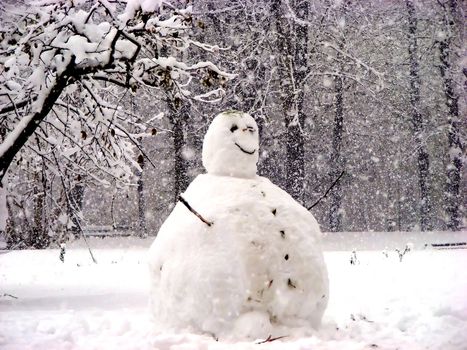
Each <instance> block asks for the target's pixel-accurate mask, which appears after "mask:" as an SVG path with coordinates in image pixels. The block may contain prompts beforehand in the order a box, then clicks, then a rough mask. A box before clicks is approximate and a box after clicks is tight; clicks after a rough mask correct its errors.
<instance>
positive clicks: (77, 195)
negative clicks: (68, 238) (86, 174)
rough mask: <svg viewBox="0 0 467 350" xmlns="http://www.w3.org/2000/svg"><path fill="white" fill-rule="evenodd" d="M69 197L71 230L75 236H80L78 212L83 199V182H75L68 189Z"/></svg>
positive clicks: (81, 206)
mask: <svg viewBox="0 0 467 350" xmlns="http://www.w3.org/2000/svg"><path fill="white" fill-rule="evenodd" d="M78 181H79V180H78ZM64 190H65V189H64ZM69 198H70V202H71V203H69V204H68V216H69V218H70V220H71V222H72V223H73V225H74V226H73V227H72V228H71V232H72V234H73V235H74V236H75V237H76V238H77V237H80V236H81V234H82V229H81V222H80V213H81V211H82V209H83V199H84V186H83V184H81V183H79V182H78V183H76V184H75V185H74V186H73V187H72V189H71V191H70V194H69Z"/></svg>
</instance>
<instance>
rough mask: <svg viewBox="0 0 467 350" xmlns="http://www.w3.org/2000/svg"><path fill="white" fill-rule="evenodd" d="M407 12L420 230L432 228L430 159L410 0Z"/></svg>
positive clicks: (415, 29) (415, 33) (413, 18)
mask: <svg viewBox="0 0 467 350" xmlns="http://www.w3.org/2000/svg"><path fill="white" fill-rule="evenodd" d="M406 6H407V13H408V24H409V28H408V39H409V47H408V51H409V63H410V75H409V79H410V90H409V95H410V107H411V111H410V113H411V115H412V125H413V131H414V141H415V147H416V149H417V166H418V184H419V187H420V228H421V230H422V231H429V230H431V229H432V225H431V220H430V212H431V201H430V188H429V173H430V160H429V156H428V152H427V150H426V147H425V144H424V142H423V119H422V115H421V113H420V76H419V62H418V56H417V46H418V44H417V17H416V13H415V7H414V4H413V1H412V0H406Z"/></svg>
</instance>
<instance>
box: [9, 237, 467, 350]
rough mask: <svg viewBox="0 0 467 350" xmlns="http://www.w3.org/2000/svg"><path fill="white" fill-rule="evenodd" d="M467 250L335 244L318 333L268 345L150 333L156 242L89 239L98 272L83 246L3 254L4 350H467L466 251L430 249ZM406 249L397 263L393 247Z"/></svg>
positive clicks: (427, 240) (383, 241) (376, 242)
mask: <svg viewBox="0 0 467 350" xmlns="http://www.w3.org/2000/svg"><path fill="white" fill-rule="evenodd" d="M465 241H467V232H462V233H457V234H441V233H440V234H431V235H427V234H410V235H408V234H375V233H367V234H362V233H359V234H352V233H349V234H338V235H328V236H327V237H326V238H325V248H326V252H325V259H326V262H327V265H328V269H329V279H330V291H331V297H330V302H329V307H328V309H327V311H326V313H325V316H324V320H323V325H322V327H321V329H320V330H319V331H317V332H316V335H315V336H313V337H309V338H302V339H292V338H290V337H287V334H281V335H282V336H285V338H282V339H280V340H276V341H273V342H267V343H263V344H256V343H255V342H251V343H222V342H216V341H215V340H214V339H212V338H210V337H208V336H196V335H191V334H178V335H173V334H163V335H160V334H159V335H158V334H153V332H152V331H151V323H150V320H149V312H148V310H147V299H148V296H147V285H148V274H147V266H146V252H147V248H148V247H149V245H150V243H151V239H148V240H137V239H134V238H111V239H104V240H103V239H94V240H91V246H92V247H93V252H94V254H95V256H96V258H97V260H98V263H97V264H94V263H93V262H92V261H91V259H90V257H89V253H88V252H87V250H86V249H85V248H84V247H83V244H82V242H75V243H73V244H70V245H69V247H68V248H67V251H66V255H65V262H64V263H62V262H61V261H60V260H59V249H50V250H45V251H32V250H29V251H12V252H1V253H0V349H5V350H7V349H18V350H19V349H21V350H23V349H47V350H52V349H161V350H165V349H171V350H188V349H193V350H198V349H209V350H211V349H212V350H214V349H216V350H220V349H261V348H263V349H277V350H278V349H313V350H317V349H411V350H412V349H443V350H449V349H466V348H467V345H466V344H467V268H466V266H467V249H449V250H435V249H432V248H431V243H437V242H465ZM409 242H411V243H412V244H413V247H414V249H413V250H412V251H410V252H408V253H407V254H405V256H404V257H403V259H402V262H400V261H399V256H398V254H397V253H396V252H395V251H394V248H397V247H399V248H401V249H403V248H404V247H405V244H406V243H409ZM425 244H428V246H427V247H425ZM386 247H387V256H386V255H385V254H383V250H384V248H386ZM353 249H356V257H357V263H356V264H355V265H351V264H350V258H351V256H352V254H351V251H352V250H353ZM258 342H259V341H258Z"/></svg>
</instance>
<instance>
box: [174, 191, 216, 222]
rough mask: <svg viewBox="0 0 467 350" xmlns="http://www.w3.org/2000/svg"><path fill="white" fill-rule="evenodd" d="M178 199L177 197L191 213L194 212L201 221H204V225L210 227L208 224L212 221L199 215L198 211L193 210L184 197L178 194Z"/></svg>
mask: <svg viewBox="0 0 467 350" xmlns="http://www.w3.org/2000/svg"><path fill="white" fill-rule="evenodd" d="M178 199H179V201H180V202H182V203H183V204H184V205H185V207H187V208H188V210H189V211H191V212H192V213H193V214H195V215H196V216H197V217H198V219H200V220H201V221H202V222H204V223H205V224H206V225H208V226H209V227H210V226H211V225H212V224H213V222H210V221H207V220H206V219H205V218H203V217H202V216H201V214H200V213H198V212H197V211H196V210H194V209H193V208H192V207H191V205H190V204H189V203H188V202H187V201H186V200H185V198H183V197H182V196H178Z"/></svg>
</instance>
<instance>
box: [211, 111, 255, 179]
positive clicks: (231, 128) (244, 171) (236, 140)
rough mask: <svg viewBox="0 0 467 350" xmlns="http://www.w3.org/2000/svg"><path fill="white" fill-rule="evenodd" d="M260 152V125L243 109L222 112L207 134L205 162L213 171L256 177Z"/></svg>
mask: <svg viewBox="0 0 467 350" xmlns="http://www.w3.org/2000/svg"><path fill="white" fill-rule="evenodd" d="M258 153H259V140H258V126H257V125H256V122H255V120H254V119H253V118H252V117H251V116H250V115H248V114H246V113H243V112H238V111H229V112H223V113H221V114H219V115H218V116H217V117H215V118H214V120H213V121H212V123H211V125H210V126H209V129H208V131H207V132H206V136H205V137H204V142H203V165H204V167H205V168H206V170H207V172H208V173H210V174H214V175H225V176H234V177H255V176H256V163H257V162H258Z"/></svg>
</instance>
